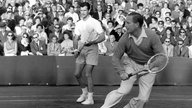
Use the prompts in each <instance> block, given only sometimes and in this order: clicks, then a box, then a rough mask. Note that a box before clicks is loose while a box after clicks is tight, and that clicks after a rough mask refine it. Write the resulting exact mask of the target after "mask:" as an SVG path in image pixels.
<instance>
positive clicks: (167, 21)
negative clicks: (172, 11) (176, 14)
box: [164, 17, 172, 28]
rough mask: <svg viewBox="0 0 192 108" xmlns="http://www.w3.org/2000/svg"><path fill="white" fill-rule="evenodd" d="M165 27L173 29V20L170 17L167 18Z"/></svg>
mask: <svg viewBox="0 0 192 108" xmlns="http://www.w3.org/2000/svg"><path fill="white" fill-rule="evenodd" d="M164 26H165V28H167V27H172V24H171V18H170V17H166V18H165V23H164Z"/></svg>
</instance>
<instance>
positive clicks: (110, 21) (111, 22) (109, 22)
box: [107, 20, 115, 26]
mask: <svg viewBox="0 0 192 108" xmlns="http://www.w3.org/2000/svg"><path fill="white" fill-rule="evenodd" d="M109 23H112V25H113V26H114V24H115V23H114V22H113V21H111V20H110V21H107V24H109Z"/></svg>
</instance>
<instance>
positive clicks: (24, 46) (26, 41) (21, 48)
mask: <svg viewBox="0 0 192 108" xmlns="http://www.w3.org/2000/svg"><path fill="white" fill-rule="evenodd" d="M18 53H19V55H21V56H28V55H33V53H31V48H30V38H29V35H28V34H27V33H24V34H23V36H22V39H21V42H19V43H18Z"/></svg>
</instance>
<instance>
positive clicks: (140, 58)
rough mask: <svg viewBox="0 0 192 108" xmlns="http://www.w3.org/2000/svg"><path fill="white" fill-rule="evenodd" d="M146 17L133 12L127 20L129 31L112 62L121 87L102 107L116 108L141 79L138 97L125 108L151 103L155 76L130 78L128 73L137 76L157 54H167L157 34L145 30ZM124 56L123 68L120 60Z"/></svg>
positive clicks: (139, 106)
mask: <svg viewBox="0 0 192 108" xmlns="http://www.w3.org/2000/svg"><path fill="white" fill-rule="evenodd" d="M143 22H144V21H143V16H141V15H140V14H139V13H135V12H133V13H130V14H129V15H128V16H127V17H126V20H125V26H126V29H127V32H126V33H125V34H124V35H123V36H122V38H121V39H120V41H119V44H118V46H117V48H116V49H115V51H114V52H115V53H114V55H113V57H112V63H113V65H114V68H115V70H116V71H117V73H118V74H119V75H120V77H121V80H122V81H121V84H120V87H119V88H118V89H117V90H113V91H111V92H110V93H109V94H108V95H107V96H106V99H105V102H104V104H103V106H101V108H111V107H112V106H114V105H116V104H117V103H118V102H119V101H120V100H121V99H122V97H123V96H124V95H126V94H128V93H129V92H130V91H131V89H132V87H133V84H134V82H135V81H136V80H138V82H139V83H138V84H139V94H138V96H137V97H134V98H132V99H131V100H130V102H129V103H128V104H127V105H126V106H124V108H143V107H144V105H145V103H146V102H147V101H148V99H149V96H150V93H151V90H152V86H153V84H154V81H155V76H156V75H155V74H145V75H135V76H132V77H130V78H128V74H129V73H135V72H136V71H138V70H141V69H142V68H144V66H145V64H146V63H147V61H148V60H149V59H150V58H151V57H152V56H153V55H155V54H157V53H164V50H163V47H162V44H161V41H160V39H159V37H158V36H157V34H155V32H153V31H152V30H150V29H145V28H143ZM124 53H126V54H127V56H128V57H127V58H126V59H124V63H123V64H124V65H122V63H121V58H122V57H123V55H124Z"/></svg>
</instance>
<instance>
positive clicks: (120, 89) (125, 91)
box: [117, 87, 130, 95]
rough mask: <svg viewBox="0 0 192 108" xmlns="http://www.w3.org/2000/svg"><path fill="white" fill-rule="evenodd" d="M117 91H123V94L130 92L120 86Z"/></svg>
mask: <svg viewBox="0 0 192 108" xmlns="http://www.w3.org/2000/svg"><path fill="white" fill-rule="evenodd" d="M117 92H119V93H121V94H123V95H127V94H128V93H129V92H130V90H127V89H123V88H121V87H120V88H119V89H118V90H117Z"/></svg>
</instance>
